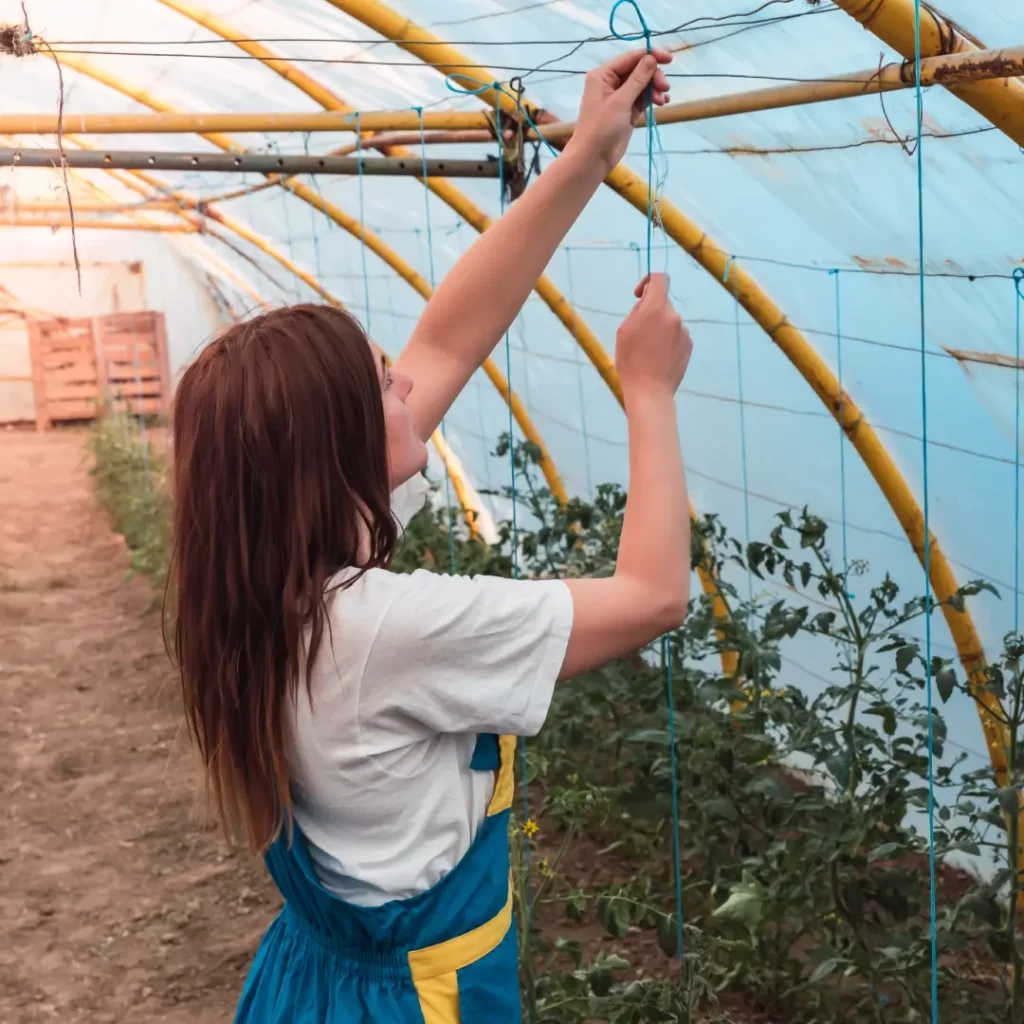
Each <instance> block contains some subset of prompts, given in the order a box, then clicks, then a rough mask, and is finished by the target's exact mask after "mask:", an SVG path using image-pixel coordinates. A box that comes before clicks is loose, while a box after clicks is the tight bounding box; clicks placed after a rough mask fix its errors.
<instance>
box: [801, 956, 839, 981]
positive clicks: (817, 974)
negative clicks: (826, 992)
mask: <svg viewBox="0 0 1024 1024" xmlns="http://www.w3.org/2000/svg"><path fill="white" fill-rule="evenodd" d="M842 963H843V961H842V960H841V959H840V958H839V957H832V958H831V959H829V960H822V962H821V963H820V964H818V966H817V967H815V968H814V970H813V971H812V972H811V976H810V977H809V978H808V979H807V984H808V985H817V983H818V982H819V981H823V980H824V979H825V978H827V977H828V976H829V975H830V974H831V973H832V972H833V971H835V969H836V968H837V967H839V966H841V965H842Z"/></svg>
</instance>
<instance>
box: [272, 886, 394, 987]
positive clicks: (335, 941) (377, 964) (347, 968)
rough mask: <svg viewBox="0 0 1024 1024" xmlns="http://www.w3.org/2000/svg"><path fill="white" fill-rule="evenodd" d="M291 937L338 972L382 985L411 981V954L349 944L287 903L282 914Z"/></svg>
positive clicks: (283, 922)
mask: <svg viewBox="0 0 1024 1024" xmlns="http://www.w3.org/2000/svg"><path fill="white" fill-rule="evenodd" d="M280 920H281V923H282V924H283V925H284V927H285V928H286V929H287V930H288V931H289V933H290V934H291V935H292V936H293V937H294V938H296V939H298V940H299V941H300V942H302V943H303V944H304V945H305V946H306V947H307V948H308V949H309V950H310V951H312V952H313V953H315V954H316V955H317V956H320V957H322V958H324V959H326V960H328V961H329V962H330V964H331V966H332V968H334V969H335V970H342V971H344V972H345V973H349V974H359V975H361V976H363V977H367V978H373V979H376V980H381V981H409V980H411V978H412V974H411V972H410V970H409V951H408V950H406V949H397V950H389V951H388V952H381V951H379V950H375V949H373V948H372V947H368V946H366V945H362V944H356V943H346V942H343V941H341V939H340V938H338V937H337V936H335V935H332V934H331V933H330V932H329V931H328V930H327V929H326V928H323V927H321V926H320V925H319V924H316V923H314V922H313V921H311V920H310V919H309V918H308V917H306V916H305V915H304V914H303V913H302V911H301V910H299V909H298V908H297V907H295V906H294V905H293V904H292V903H289V902H286V903H285V905H284V908H283V909H282V911H281V914H280Z"/></svg>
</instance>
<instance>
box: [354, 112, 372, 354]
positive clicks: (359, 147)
mask: <svg viewBox="0 0 1024 1024" xmlns="http://www.w3.org/2000/svg"><path fill="white" fill-rule="evenodd" d="M355 119H356V159H357V160H358V161H359V231H360V233H361V234H363V235H364V236H365V234H366V206H365V201H364V197H363V133H362V132H361V131H360V129H359V111H358V110H357V111H356V112H355ZM360 242H362V244H361V245H360V246H359V258H360V261H361V263H362V267H363V301H364V302H365V303H366V333H367V334H370V333H371V331H370V275H369V274H368V273H367V270H366V240H365V238H361V239H360Z"/></svg>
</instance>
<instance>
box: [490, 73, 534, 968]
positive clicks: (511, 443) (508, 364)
mask: <svg viewBox="0 0 1024 1024" xmlns="http://www.w3.org/2000/svg"><path fill="white" fill-rule="evenodd" d="M495 88H498V89H500V86H499V85H497V83H496V85H495ZM495 113H496V116H497V119H496V121H495V129H496V133H497V136H498V146H499V152H498V191H499V204H500V210H501V214H502V216H504V214H505V160H504V154H503V153H502V152H501V151H500V146H501V139H502V128H501V103H500V102H499V103H498V104H497V106H496V107H495ZM505 376H506V378H507V382H508V395H507V396H506V397H507V398H508V399H509V402H508V468H509V478H510V488H511V489H510V492H509V493H510V496H511V498H512V578H513V579H519V518H518V514H517V510H516V447H515V433H514V432H513V431H514V429H515V424H514V420H513V417H512V402H511V397H512V341H511V338H510V336H509V330H508V329H506V331H505ZM528 769H529V762H528V759H527V756H526V737H525V736H524V737H521V738H520V740H519V772H520V776H521V777H522V780H523V824H524V825H525V824H526V822H528V821H529V820H530V785H529V776H528V774H527V772H528ZM531 859H532V849H531V844H530V835H529V833H528V832H524V833H523V861H524V869H525V870H524V879H523V906H524V907H525V908H526V921H524V922H523V924H524V927H525V929H526V936H527V947H526V948H527V955H529V948H530V945H529V937H530V936H531V935H532V933H533V921H532V917H533V913H532V911H533V908H532V906H531V904H530V862H531Z"/></svg>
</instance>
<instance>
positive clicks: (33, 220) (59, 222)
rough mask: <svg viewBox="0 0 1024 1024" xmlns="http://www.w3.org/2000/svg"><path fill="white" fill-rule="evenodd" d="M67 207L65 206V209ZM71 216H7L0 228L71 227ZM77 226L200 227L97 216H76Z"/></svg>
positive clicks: (187, 231) (174, 230) (168, 230)
mask: <svg viewBox="0 0 1024 1024" xmlns="http://www.w3.org/2000/svg"><path fill="white" fill-rule="evenodd" d="M66 210H67V207H65V211H66ZM70 227H71V218H70V217H68V215H67V213H66V212H65V214H64V216H63V217H21V216H14V217H7V216H5V217H4V218H3V219H2V220H0V230H3V229H4V228H49V229H50V230H56V229H58V228H70ZM75 228H76V229H77V228H81V229H82V230H87V229H93V230H103V231H152V232H154V233H156V234H163V235H194V234H198V229H197V228H194V227H192V225H190V224H176V223H167V224H146V223H143V222H141V221H137V220H102V219H100V218H97V217H76V218H75Z"/></svg>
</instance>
